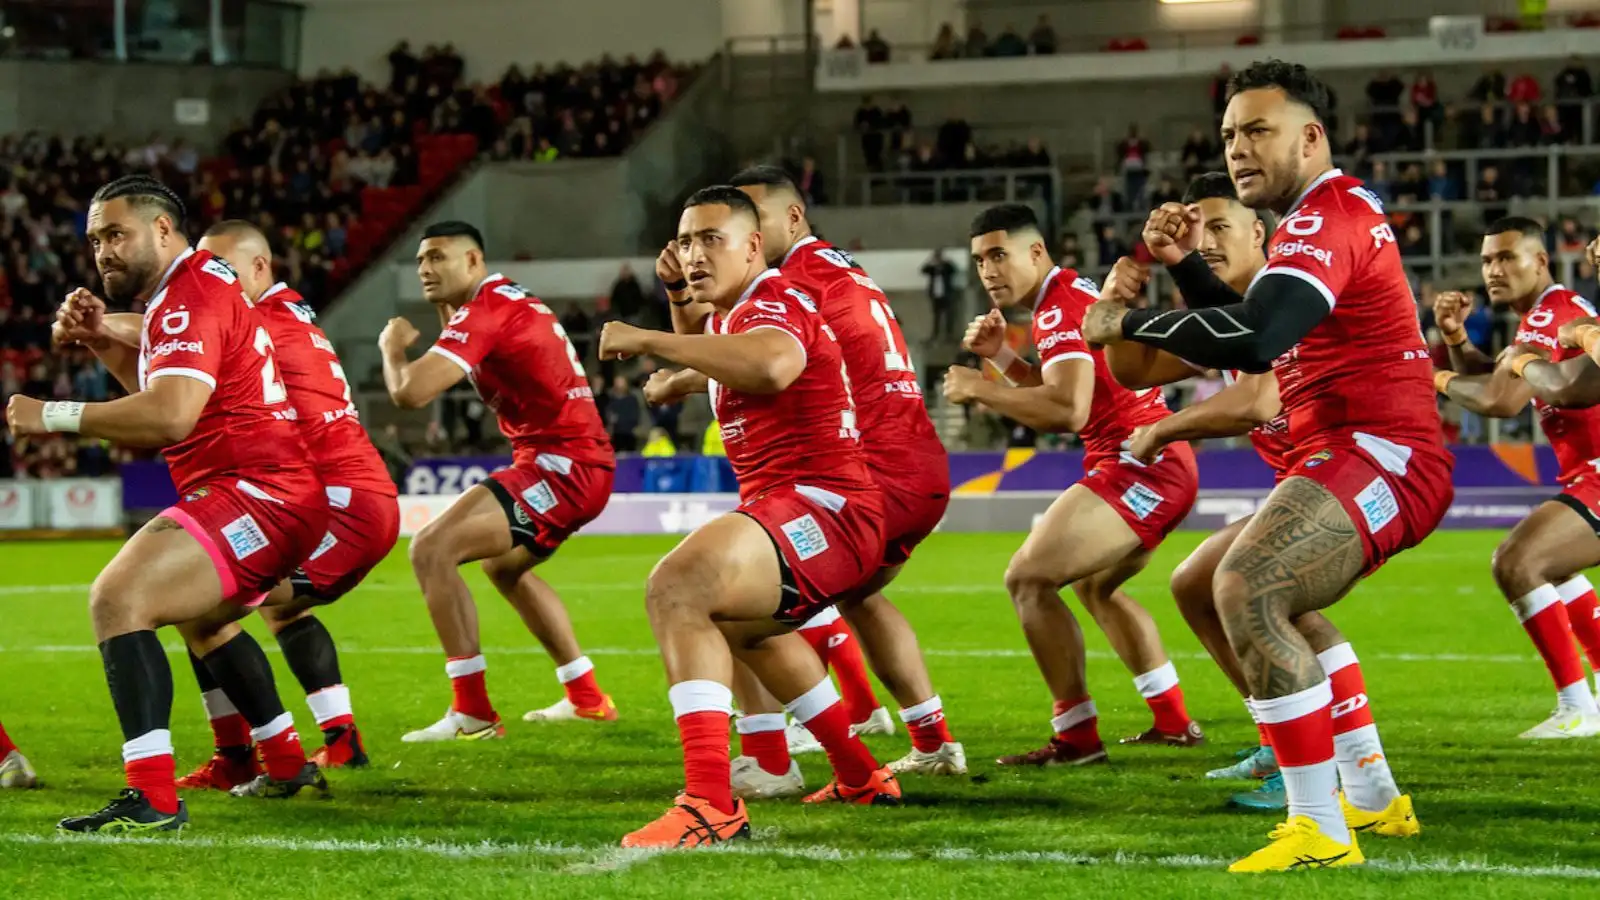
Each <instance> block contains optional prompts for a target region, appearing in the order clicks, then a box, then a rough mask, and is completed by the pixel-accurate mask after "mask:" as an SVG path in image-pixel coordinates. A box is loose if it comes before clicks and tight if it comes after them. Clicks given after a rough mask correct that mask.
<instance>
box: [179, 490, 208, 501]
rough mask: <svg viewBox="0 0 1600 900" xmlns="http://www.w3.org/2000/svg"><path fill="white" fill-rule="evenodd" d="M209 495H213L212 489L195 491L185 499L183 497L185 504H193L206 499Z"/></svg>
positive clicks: (185, 496)
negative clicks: (202, 498) (203, 498)
mask: <svg viewBox="0 0 1600 900" xmlns="http://www.w3.org/2000/svg"><path fill="white" fill-rule="evenodd" d="M209 493H211V488H201V489H200V490H198V491H194V492H192V493H189V494H185V495H184V497H183V502H185V503H193V502H195V501H196V500H199V499H200V498H201V497H204V496H206V495H207V494H209Z"/></svg>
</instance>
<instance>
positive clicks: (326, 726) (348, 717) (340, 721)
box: [317, 713, 356, 733]
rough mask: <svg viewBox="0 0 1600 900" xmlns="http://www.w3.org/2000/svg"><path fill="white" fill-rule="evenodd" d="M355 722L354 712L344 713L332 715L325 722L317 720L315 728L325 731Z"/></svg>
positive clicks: (348, 725) (345, 726) (346, 726)
mask: <svg viewBox="0 0 1600 900" xmlns="http://www.w3.org/2000/svg"><path fill="white" fill-rule="evenodd" d="M355 723H356V716H355V713H345V714H344V715H339V716H334V717H333V718H331V719H329V720H328V721H326V722H318V723H317V728H319V729H321V730H322V731H323V733H327V732H330V731H333V730H335V729H338V728H348V727H350V726H351V725H354V724H355Z"/></svg>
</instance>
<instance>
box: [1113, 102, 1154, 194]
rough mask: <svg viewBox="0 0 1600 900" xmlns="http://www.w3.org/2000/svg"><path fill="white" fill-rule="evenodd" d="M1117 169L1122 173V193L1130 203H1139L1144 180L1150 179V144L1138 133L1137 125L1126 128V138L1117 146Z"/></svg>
mask: <svg viewBox="0 0 1600 900" xmlns="http://www.w3.org/2000/svg"><path fill="white" fill-rule="evenodd" d="M1117 160H1118V162H1117V169H1118V171H1120V172H1121V173H1122V192H1123V196H1125V197H1127V198H1128V201H1129V202H1130V203H1138V202H1140V198H1141V197H1142V196H1143V195H1144V183H1145V180H1146V179H1148V178H1149V177H1150V167H1149V160H1150V142H1149V141H1147V140H1145V139H1144V137H1143V135H1141V134H1140V133H1139V123H1137V122H1135V123H1133V124H1132V125H1129V126H1128V136H1127V137H1125V138H1123V139H1122V140H1121V141H1120V142H1119V143H1118V144H1117Z"/></svg>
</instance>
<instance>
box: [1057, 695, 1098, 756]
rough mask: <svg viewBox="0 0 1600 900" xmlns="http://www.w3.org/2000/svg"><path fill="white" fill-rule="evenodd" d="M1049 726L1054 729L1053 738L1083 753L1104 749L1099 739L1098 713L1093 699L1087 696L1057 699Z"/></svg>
mask: <svg viewBox="0 0 1600 900" xmlns="http://www.w3.org/2000/svg"><path fill="white" fill-rule="evenodd" d="M1053 712H1054V716H1055V717H1054V718H1053V719H1051V720H1050V726H1051V727H1052V728H1054V729H1055V732H1056V737H1055V739H1056V740H1058V741H1060V742H1061V743H1063V744H1066V745H1068V746H1071V747H1075V748H1077V749H1078V750H1079V751H1081V752H1084V753H1093V752H1095V751H1096V750H1102V749H1104V747H1105V745H1104V744H1103V743H1102V742H1101V741H1100V715H1099V713H1098V712H1097V711H1096V710H1095V706H1094V701H1093V700H1090V699H1089V698H1088V697H1083V698H1081V699H1078V700H1057V701H1056V703H1055V706H1054V708H1053Z"/></svg>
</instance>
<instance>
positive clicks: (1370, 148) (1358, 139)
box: [1344, 122, 1385, 173]
mask: <svg viewBox="0 0 1600 900" xmlns="http://www.w3.org/2000/svg"><path fill="white" fill-rule="evenodd" d="M1384 149H1385V148H1384V146H1383V144H1382V143H1381V142H1379V140H1378V139H1377V137H1375V136H1374V135H1373V134H1372V128H1371V126H1369V125H1367V123H1365V122H1362V123H1361V124H1359V125H1357V126H1356V131H1355V135H1354V136H1352V137H1351V138H1350V140H1349V141H1348V142H1347V143H1346V144H1345V145H1344V152H1345V154H1346V155H1347V156H1351V157H1353V158H1354V159H1355V164H1354V165H1355V170H1356V171H1357V172H1358V173H1359V172H1364V171H1366V170H1367V168H1368V166H1369V163H1368V160H1369V159H1370V158H1371V157H1372V156H1373V154H1376V153H1382V152H1383V151H1384Z"/></svg>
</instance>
